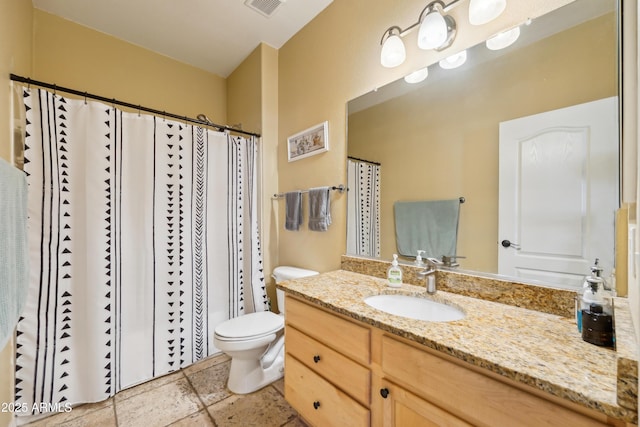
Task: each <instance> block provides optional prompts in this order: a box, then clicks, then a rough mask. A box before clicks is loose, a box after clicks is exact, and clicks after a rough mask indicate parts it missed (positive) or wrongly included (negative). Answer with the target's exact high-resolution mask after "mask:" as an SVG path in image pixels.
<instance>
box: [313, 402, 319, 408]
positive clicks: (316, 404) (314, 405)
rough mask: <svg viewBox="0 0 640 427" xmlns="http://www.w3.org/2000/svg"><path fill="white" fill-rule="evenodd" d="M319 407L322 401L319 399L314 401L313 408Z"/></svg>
mask: <svg viewBox="0 0 640 427" xmlns="http://www.w3.org/2000/svg"><path fill="white" fill-rule="evenodd" d="M319 407H320V402H318V401H317V400H316V401H315V402H313V409H318V408H319Z"/></svg>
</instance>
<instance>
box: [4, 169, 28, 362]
mask: <svg viewBox="0 0 640 427" xmlns="http://www.w3.org/2000/svg"><path fill="white" fill-rule="evenodd" d="M28 287H29V253H28V250H27V179H26V177H25V174H24V172H22V171H21V170H19V169H17V168H15V167H13V166H11V165H10V164H9V163H7V162H6V161H4V160H3V159H1V158H0V350H2V348H3V347H4V346H5V344H6V343H7V341H8V340H9V338H11V336H12V334H13V329H14V328H15V326H16V323H18V318H19V317H20V314H21V313H22V310H23V308H24V305H25V302H26V300H27V291H28Z"/></svg>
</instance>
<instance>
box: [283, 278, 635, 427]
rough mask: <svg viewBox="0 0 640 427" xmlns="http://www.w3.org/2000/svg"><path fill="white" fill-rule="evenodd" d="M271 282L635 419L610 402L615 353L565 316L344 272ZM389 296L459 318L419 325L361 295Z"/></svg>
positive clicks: (506, 373) (570, 397)
mask: <svg viewBox="0 0 640 427" xmlns="http://www.w3.org/2000/svg"><path fill="white" fill-rule="evenodd" d="M276 286H277V287H278V288H279V289H283V290H285V291H286V292H288V293H290V294H292V295H295V296H298V297H301V298H302V299H305V300H307V301H309V302H312V303H315V304H317V305H319V306H321V307H325V308H328V309H330V310H332V311H334V312H337V313H340V314H343V315H345V316H348V317H351V318H353V319H355V320H358V321H361V322H364V323H366V324H369V325H372V326H374V327H377V328H380V329H382V330H384V331H387V332H390V333H392V334H394V335H398V336H401V337H404V338H407V339H410V340H413V341H415V342H418V343H420V344H423V345H425V346H427V347H430V348H432V349H434V350H437V351H440V352H442V353H445V354H447V355H450V356H453V357H455V358H458V359H460V360H462V361H465V362H468V363H470V364H472V365H475V366H478V367H480V368H484V369H487V370H489V371H492V372H494V373H497V374H499V375H502V376H504V377H506V378H509V379H511V380H515V381H518V382H520V383H523V384H527V385H529V386H532V387H535V388H537V389H540V390H543V391H545V392H548V393H549V394H551V395H554V396H557V397H560V398H564V399H567V400H569V401H572V402H575V403H577V404H580V405H582V406H585V407H587V408H591V409H595V410H597V411H599V412H601V413H603V414H605V415H608V416H610V417H613V418H615V419H619V420H623V421H626V422H630V423H634V424H637V422H638V419H637V411H635V410H631V409H627V408H625V407H623V406H621V405H620V404H619V403H618V399H617V386H618V377H617V364H618V355H617V352H616V351H615V350H613V349H609V348H602V347H598V346H595V345H592V344H589V343H587V342H585V341H583V340H582V338H581V336H580V334H579V332H578V331H577V328H576V325H575V323H574V321H573V318H568V317H562V316H559V315H555V314H549V313H544V312H540V311H534V310H529V309H525V308H521V307H515V306H511V305H507V304H501V303H496V302H493V301H487V300H482V299H477V298H472V297H469V296H465V295H459V294H454V293H449V292H444V291H438V293H437V294H435V295H433V296H428V295H426V293H425V289H424V287H419V286H414V285H409V284H403V285H402V287H401V288H398V289H394V288H389V287H388V286H387V284H386V280H384V279H380V278H376V277H372V276H368V275H364V274H359V273H354V272H350V271H344V270H338V271H333V272H328V273H323V274H320V275H317V276H312V277H307V278H303V279H296V280H290V281H286V282H283V283H280V284H277V285H276ZM393 293H401V294H410V295H420V296H423V297H426V298H430V299H433V300H436V301H439V302H443V303H446V304H450V305H453V306H455V307H457V308H459V309H461V310H462V311H464V312H465V318H464V319H462V320H458V321H453V322H425V321H420V320H413V319H408V318H404V317H399V316H394V315H390V314H387V313H384V312H382V311H379V310H376V309H374V308H372V307H370V306H368V305H367V304H366V303H365V302H364V298H366V297H367V296H371V295H378V294H393ZM627 309H628V307H627ZM635 399H636V401H637V396H636V397H635Z"/></svg>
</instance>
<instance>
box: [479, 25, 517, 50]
mask: <svg viewBox="0 0 640 427" xmlns="http://www.w3.org/2000/svg"><path fill="white" fill-rule="evenodd" d="M518 37H520V27H515V28H512V29H510V30H507V31H503V32H501V33H498V34H496V35H495V36H493V37H491V38H490V39H487V41H486V42H485V43H486V45H487V49H490V50H500V49H504V48H505V47H509V46H511V45H512V44H513V43H515V41H516V40H518Z"/></svg>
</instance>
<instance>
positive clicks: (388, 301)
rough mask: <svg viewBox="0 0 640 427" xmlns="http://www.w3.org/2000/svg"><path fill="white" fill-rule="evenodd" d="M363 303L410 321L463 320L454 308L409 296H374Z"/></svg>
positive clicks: (461, 313) (459, 311)
mask: <svg viewBox="0 0 640 427" xmlns="http://www.w3.org/2000/svg"><path fill="white" fill-rule="evenodd" d="M364 302H365V303H367V305H369V306H371V307H373V308H375V309H378V310H380V311H384V312H385V313H389V314H395V315H396V316H401V317H408V318H410V319H417V320H428V321H430V322H451V321H454V320H460V319H462V318H464V313H463V312H462V311H461V310H459V309H457V308H455V307H452V306H450V305H447V304H442V303H439V302H435V301H431V300H428V299H426V298H420V297H416V296H410V295H374V296H371V297H367V298H365V299H364Z"/></svg>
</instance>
